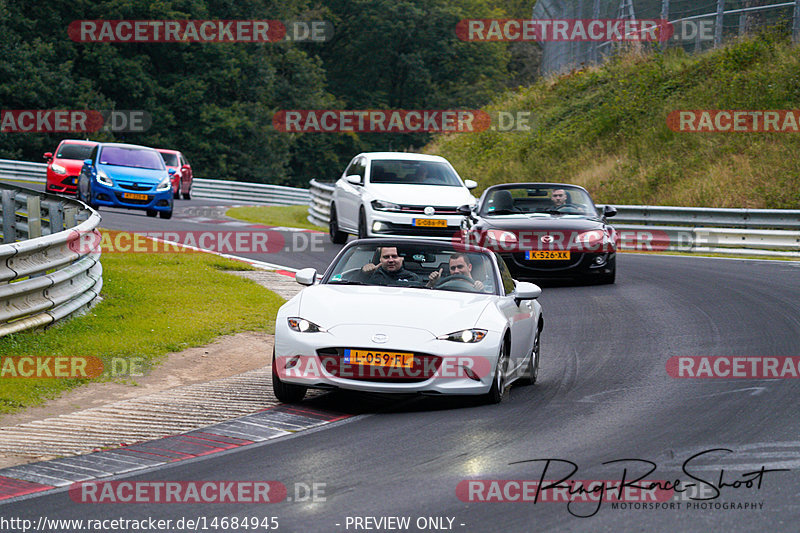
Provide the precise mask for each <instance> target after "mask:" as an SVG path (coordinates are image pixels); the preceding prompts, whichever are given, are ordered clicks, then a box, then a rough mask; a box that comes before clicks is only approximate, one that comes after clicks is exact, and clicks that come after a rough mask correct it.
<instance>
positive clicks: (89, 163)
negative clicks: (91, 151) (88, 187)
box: [83, 159, 92, 167]
mask: <svg viewBox="0 0 800 533" xmlns="http://www.w3.org/2000/svg"><path fill="white" fill-rule="evenodd" d="M83 164H84V165H86V166H87V167H90V166H92V160H91V159H84V160H83Z"/></svg>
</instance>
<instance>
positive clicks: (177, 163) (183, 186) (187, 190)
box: [157, 148, 192, 200]
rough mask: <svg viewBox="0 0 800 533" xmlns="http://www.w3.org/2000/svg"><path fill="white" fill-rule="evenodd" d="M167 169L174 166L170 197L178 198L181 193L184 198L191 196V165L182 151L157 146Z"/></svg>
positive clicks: (187, 198)
mask: <svg viewBox="0 0 800 533" xmlns="http://www.w3.org/2000/svg"><path fill="white" fill-rule="evenodd" d="M157 150H158V152H159V153H160V154H161V157H163V158H164V164H165V165H167V169H170V168H174V169H175V174H173V175H172V197H173V198H174V199H176V200H177V199H179V198H180V197H181V194H183V199H184V200H189V199H191V197H192V166H191V165H190V164H189V162H188V161H187V160H186V158H185V157H184V156H183V154H182V153H180V152H179V151H177V150H163V149H161V148H157Z"/></svg>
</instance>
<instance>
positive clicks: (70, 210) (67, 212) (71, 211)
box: [64, 207, 78, 229]
mask: <svg viewBox="0 0 800 533" xmlns="http://www.w3.org/2000/svg"><path fill="white" fill-rule="evenodd" d="M77 224H78V208H77V207H67V208H65V209H64V226H65V227H64V229H70V228H74V227H75V226H76V225H77Z"/></svg>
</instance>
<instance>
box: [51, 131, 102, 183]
mask: <svg viewBox="0 0 800 533" xmlns="http://www.w3.org/2000/svg"><path fill="white" fill-rule="evenodd" d="M95 146H97V143H96V142H94V141H81V140H77V139H64V140H63V141H61V143H60V144H59V145H58V148H56V155H55V157H53V154H52V153H51V152H47V153H46V154H44V158H45V159H46V160H47V186H46V190H47V192H53V193H60V194H75V193H76V192H77V191H78V176H80V174H81V168H82V167H83V160H84V159H89V157H90V156H91V153H92V150H93V149H94V147H95Z"/></svg>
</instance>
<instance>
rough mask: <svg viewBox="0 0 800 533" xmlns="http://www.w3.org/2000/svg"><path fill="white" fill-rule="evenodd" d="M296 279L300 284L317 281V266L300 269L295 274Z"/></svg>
mask: <svg viewBox="0 0 800 533" xmlns="http://www.w3.org/2000/svg"><path fill="white" fill-rule="evenodd" d="M294 280H295V281H296V282H297V283H299V284H300V285H313V284H314V282H315V281H317V270H316V269H315V268H304V269H303V270H298V271H297V273H295V275H294Z"/></svg>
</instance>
